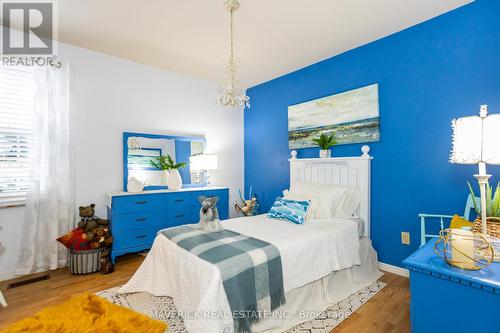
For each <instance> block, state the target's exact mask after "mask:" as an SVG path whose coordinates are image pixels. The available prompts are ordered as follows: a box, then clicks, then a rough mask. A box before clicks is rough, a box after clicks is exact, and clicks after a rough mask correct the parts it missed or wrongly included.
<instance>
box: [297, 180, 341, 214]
mask: <svg viewBox="0 0 500 333" xmlns="http://www.w3.org/2000/svg"><path fill="white" fill-rule="evenodd" d="M345 191H346V187H345V186H339V185H325V184H309V183H294V184H292V185H291V187H290V192H293V193H296V194H299V195H305V196H314V197H316V198H318V202H319V205H318V208H317V209H316V212H315V216H314V217H315V218H317V219H329V218H331V217H333V216H334V209H335V208H336V207H337V204H338V202H339V201H340V200H341V199H342V196H343V195H344V193H345Z"/></svg>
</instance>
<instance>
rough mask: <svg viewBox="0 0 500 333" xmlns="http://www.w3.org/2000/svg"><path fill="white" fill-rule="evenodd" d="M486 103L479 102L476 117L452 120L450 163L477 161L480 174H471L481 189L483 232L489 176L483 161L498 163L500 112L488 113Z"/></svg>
mask: <svg viewBox="0 0 500 333" xmlns="http://www.w3.org/2000/svg"><path fill="white" fill-rule="evenodd" d="M487 113H488V106H487V105H481V109H480V111H479V116H470V117H462V118H458V119H454V120H453V122H452V127H453V150H452V152H451V156H450V163H457V164H478V165H479V173H478V174H477V175H474V177H476V179H477V180H478V183H479V189H480V192H481V223H482V233H483V234H484V235H486V234H487V232H486V226H487V224H486V218H487V216H486V185H487V183H488V179H489V178H490V177H491V175H488V174H487V173H486V164H500V114H494V115H490V116H488V115H487Z"/></svg>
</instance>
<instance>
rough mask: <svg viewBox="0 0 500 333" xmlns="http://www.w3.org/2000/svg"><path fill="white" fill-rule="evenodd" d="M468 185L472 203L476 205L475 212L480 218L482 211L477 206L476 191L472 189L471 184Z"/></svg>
mask: <svg viewBox="0 0 500 333" xmlns="http://www.w3.org/2000/svg"><path fill="white" fill-rule="evenodd" d="M467 185H469V191H470V194H471V196H472V203H473V204H474V210H475V211H476V214H477V215H478V216H480V215H481V210H480V209H479V206H478V204H477V200H476V195H475V194H474V190H473V189H472V185H471V184H470V183H469V182H467Z"/></svg>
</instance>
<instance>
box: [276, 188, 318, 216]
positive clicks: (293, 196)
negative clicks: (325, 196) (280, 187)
mask: <svg viewBox="0 0 500 333" xmlns="http://www.w3.org/2000/svg"><path fill="white" fill-rule="evenodd" d="M283 197H284V198H285V199H289V200H309V201H310V204H309V209H308V210H307V214H306V221H309V220H311V219H315V218H316V219H317V218H318V217H317V216H316V214H317V211H318V208H319V201H318V198H316V197H314V196H310V195H302V194H298V193H295V192H290V191H289V190H284V191H283Z"/></svg>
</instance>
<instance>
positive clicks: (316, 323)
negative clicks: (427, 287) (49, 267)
mask: <svg viewBox="0 0 500 333" xmlns="http://www.w3.org/2000/svg"><path fill="white" fill-rule="evenodd" d="M386 285H387V284H386V283H384V282H380V281H377V282H374V283H373V284H371V285H370V286H368V287H367V288H364V289H361V290H359V291H357V292H356V293H354V294H352V295H351V296H349V297H348V298H346V299H344V300H342V301H340V302H338V303H337V304H334V305H332V306H330V307H329V308H328V309H326V310H325V311H323V312H322V313H320V314H319V315H318V316H317V317H316V318H315V319H314V320H311V321H308V322H305V323H303V324H300V325H298V326H295V327H293V328H291V329H290V330H288V331H287V332H286V333H328V332H330V331H331V330H332V329H334V328H335V327H336V326H337V325H339V324H340V323H341V322H342V321H343V320H344V319H346V318H348V317H349V316H350V315H351V314H352V313H353V312H354V311H356V310H357V309H359V308H360V307H361V306H362V305H363V304H365V303H366V302H368V300H369V299H370V298H372V297H373V296H375V295H376V294H377V293H378V292H379V291H380V290H382V288H384V287H385V286H386ZM118 288H119V287H115V288H111V289H107V290H104V291H100V292H98V293H97V295H98V296H101V297H103V298H105V299H107V300H108V301H110V302H111V303H114V304H118V305H121V306H124V307H126V308H129V309H132V310H134V311H137V312H141V313H143V314H145V315H148V316H150V317H152V318H154V319H158V320H161V321H164V322H166V323H167V324H168V326H169V329H168V332H169V333H187V331H186V328H185V327H184V322H183V320H182V317H181V316H180V315H179V313H178V312H177V309H176V308H175V305H174V302H173V299H172V298H171V297H168V296H164V297H155V296H151V295H150V294H148V293H134V294H121V295H118V294H117V293H116V290H117V289H118Z"/></svg>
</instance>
